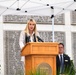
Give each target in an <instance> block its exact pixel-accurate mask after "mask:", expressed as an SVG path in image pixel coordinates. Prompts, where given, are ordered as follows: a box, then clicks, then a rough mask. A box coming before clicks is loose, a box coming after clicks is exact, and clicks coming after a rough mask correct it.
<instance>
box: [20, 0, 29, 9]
mask: <svg viewBox="0 0 76 75" xmlns="http://www.w3.org/2000/svg"><path fill="white" fill-rule="evenodd" d="M29 1H30V0H27V1H26V2H25V3H24V4H23V5H22V6H21V7H20V9H21V8H22V7H23V6H25V4H26V3H27V2H29Z"/></svg>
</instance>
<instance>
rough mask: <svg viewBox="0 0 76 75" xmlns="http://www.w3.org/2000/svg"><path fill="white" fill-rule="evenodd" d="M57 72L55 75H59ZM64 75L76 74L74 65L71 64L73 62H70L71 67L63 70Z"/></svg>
mask: <svg viewBox="0 0 76 75" xmlns="http://www.w3.org/2000/svg"><path fill="white" fill-rule="evenodd" d="M59 71H60V70H58V72H57V75H60V74H59ZM63 74H64V75H75V74H76V69H75V67H74V64H73V61H72V60H71V66H67V67H66V68H65V69H64V73H63Z"/></svg>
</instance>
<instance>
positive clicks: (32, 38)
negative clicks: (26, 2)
mask: <svg viewBox="0 0 76 75" xmlns="http://www.w3.org/2000/svg"><path fill="white" fill-rule="evenodd" d="M28 42H43V40H42V39H41V38H40V36H39V33H38V32H37V28H36V21H35V20H34V19H30V20H28V21H27V25H26V28H25V29H24V30H22V31H21V33H20V38H19V45H20V48H21V49H22V48H23V47H24V46H25V45H26V43H28ZM21 61H23V62H24V57H23V56H22V57H21Z"/></svg>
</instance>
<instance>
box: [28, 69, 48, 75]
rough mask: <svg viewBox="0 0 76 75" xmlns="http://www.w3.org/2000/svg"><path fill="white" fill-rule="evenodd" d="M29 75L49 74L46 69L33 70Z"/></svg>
mask: <svg viewBox="0 0 76 75" xmlns="http://www.w3.org/2000/svg"><path fill="white" fill-rule="evenodd" d="M29 75H47V73H46V72H45V71H40V70H33V71H30V72H29Z"/></svg>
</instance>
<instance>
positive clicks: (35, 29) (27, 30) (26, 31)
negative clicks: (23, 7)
mask: <svg viewBox="0 0 76 75" xmlns="http://www.w3.org/2000/svg"><path fill="white" fill-rule="evenodd" d="M30 22H33V23H34V32H35V34H37V28H36V21H35V20H34V19H30V20H28V21H27V25H26V28H25V30H24V31H25V33H27V34H28V33H29V29H28V25H29V23H30Z"/></svg>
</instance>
